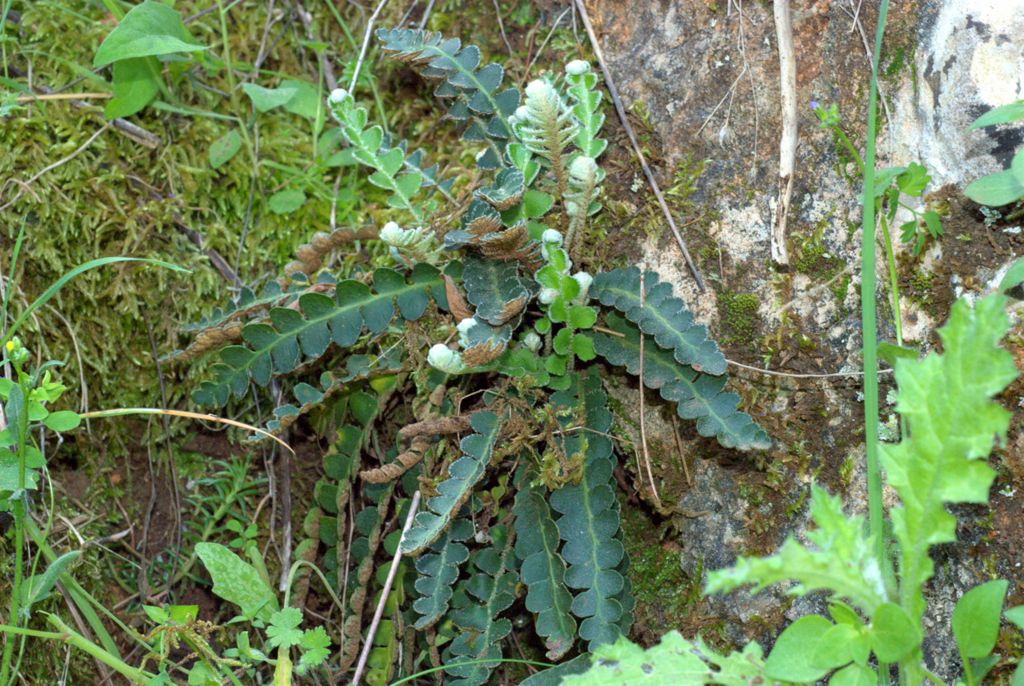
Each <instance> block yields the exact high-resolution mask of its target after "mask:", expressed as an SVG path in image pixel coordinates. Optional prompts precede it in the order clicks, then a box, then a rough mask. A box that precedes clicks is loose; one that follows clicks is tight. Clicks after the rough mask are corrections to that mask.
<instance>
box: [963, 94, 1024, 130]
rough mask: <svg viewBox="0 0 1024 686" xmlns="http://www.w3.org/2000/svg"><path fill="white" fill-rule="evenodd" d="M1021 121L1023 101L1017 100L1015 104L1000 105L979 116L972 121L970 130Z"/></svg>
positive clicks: (1023, 116)
mask: <svg viewBox="0 0 1024 686" xmlns="http://www.w3.org/2000/svg"><path fill="white" fill-rule="evenodd" d="M1022 120H1024V100H1018V101H1016V102H1011V103H1009V104H1008V105H1001V106H999V107H996V108H994V109H991V110H989V111H988V112H986V113H985V114H983V115H981V116H980V117H978V118H977V119H975V120H974V123H973V124H971V130H974V129H981V128H984V127H986V126H995V125H997V124H1010V123H1012V122H1016V121H1022Z"/></svg>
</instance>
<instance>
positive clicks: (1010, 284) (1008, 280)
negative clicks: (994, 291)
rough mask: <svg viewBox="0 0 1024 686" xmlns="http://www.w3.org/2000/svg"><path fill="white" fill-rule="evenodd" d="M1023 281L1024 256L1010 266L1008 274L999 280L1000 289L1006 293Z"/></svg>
mask: <svg viewBox="0 0 1024 686" xmlns="http://www.w3.org/2000/svg"><path fill="white" fill-rule="evenodd" d="M1022 283H1024V257H1022V258H1020V259H1018V260H1017V261H1016V262H1014V263H1013V265H1011V266H1010V269H1009V271H1007V272H1006V276H1004V277H1003V280H1002V281H1000V282H999V290H1000V292H1002V293H1006V292H1007V291H1009V290H1011V289H1013V288H1016V287H1017V286H1019V285H1021V284H1022Z"/></svg>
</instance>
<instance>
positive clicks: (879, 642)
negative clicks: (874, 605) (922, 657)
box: [871, 603, 921, 662]
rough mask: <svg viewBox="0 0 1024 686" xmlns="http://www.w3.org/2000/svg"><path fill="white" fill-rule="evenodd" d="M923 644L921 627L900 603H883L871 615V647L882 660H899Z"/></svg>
mask: <svg viewBox="0 0 1024 686" xmlns="http://www.w3.org/2000/svg"><path fill="white" fill-rule="evenodd" d="M920 645H921V629H920V627H918V626H917V624H915V623H914V620H913V619H912V618H911V617H910V615H909V614H907V611H906V610H904V609H903V608H902V607H900V606H899V605H896V604H895V603H882V604H881V605H879V606H878V609H876V610H875V613H874V615H873V616H872V617H871V648H872V650H874V651H875V655H877V656H878V659H879V660H881V661H882V662H899V661H900V660H902V659H903V658H905V657H906V656H907V655H909V654H910V653H912V652H914V650H916V649H917V648H918V647H919V646H920Z"/></svg>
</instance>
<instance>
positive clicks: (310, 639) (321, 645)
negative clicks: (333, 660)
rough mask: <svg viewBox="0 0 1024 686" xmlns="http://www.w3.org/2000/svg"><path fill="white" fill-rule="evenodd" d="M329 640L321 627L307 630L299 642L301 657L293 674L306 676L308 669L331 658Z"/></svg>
mask: <svg viewBox="0 0 1024 686" xmlns="http://www.w3.org/2000/svg"><path fill="white" fill-rule="evenodd" d="M330 647H331V638H330V636H328V635H327V631H326V630H324V628H323V627H322V626H317V627H313V628H312V629H307V630H306V631H304V632H303V634H302V639H301V640H300V641H299V648H301V649H302V656H301V657H300V658H299V662H298V664H296V665H295V672H296V674H298V675H299V676H302V675H304V674H307V673H308V672H309V670H310V669H312V668H313V667H316V666H317V665H321V664H323V662H324V660H326V659H327V658H328V657H330V656H331V651H330Z"/></svg>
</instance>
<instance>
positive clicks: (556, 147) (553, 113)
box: [513, 79, 579, 196]
mask: <svg viewBox="0 0 1024 686" xmlns="http://www.w3.org/2000/svg"><path fill="white" fill-rule="evenodd" d="M578 128H579V127H578V126H577V124H576V120H575V118H574V117H573V113H572V110H571V109H569V106H568V105H567V104H566V102H565V101H564V100H563V99H562V96H561V95H559V94H558V91H556V90H555V87H554V86H552V85H551V84H550V83H548V82H547V81H544V80H541V79H538V80H536V81H531V82H530V83H529V85H527V86H526V100H525V102H524V103H523V105H522V106H521V107H519V108H518V109H517V110H516V112H515V123H514V124H513V129H514V130H515V133H516V136H517V137H518V138H519V140H520V141H521V142H522V143H523V145H524V146H526V148H527V149H528V150H530V151H531V152H533V153H535V154H537V155H540V156H541V157H543V158H544V159H545V160H547V162H548V164H549V165H550V167H551V171H552V172H553V173H554V175H555V180H556V182H557V184H558V193H559V195H560V196H564V195H565V193H566V190H567V189H568V181H567V177H566V165H565V154H566V149H567V148H568V146H569V144H570V143H571V142H572V140H573V138H574V137H575V136H576V132H577V130H578Z"/></svg>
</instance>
